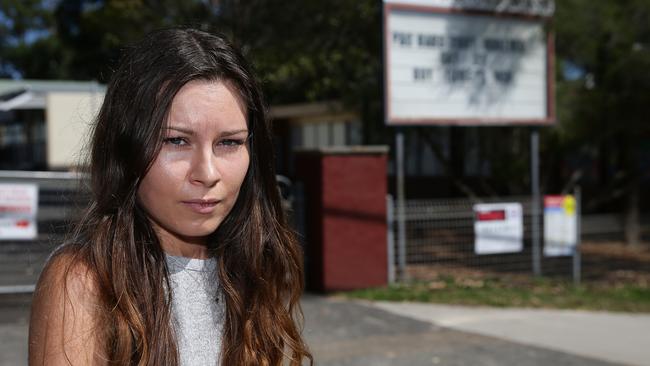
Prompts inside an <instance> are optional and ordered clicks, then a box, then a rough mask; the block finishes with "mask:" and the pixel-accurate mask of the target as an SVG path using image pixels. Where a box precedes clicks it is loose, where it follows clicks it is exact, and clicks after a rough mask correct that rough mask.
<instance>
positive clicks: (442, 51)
mask: <svg viewBox="0 0 650 366" xmlns="http://www.w3.org/2000/svg"><path fill="white" fill-rule="evenodd" d="M385 22H386V24H385V35H384V37H385V39H384V41H385V50H386V58H385V60H386V66H385V72H386V76H385V80H386V122H387V123H389V124H395V125H399V124H465V125H486V124H508V123H513V124H514V123H517V124H544V123H552V122H553V119H554V116H553V114H554V112H553V109H554V108H553V106H552V103H553V100H552V98H551V97H549V95H552V94H551V93H550V91H551V90H552V87H551V85H550V84H551V83H552V80H551V79H550V78H549V75H550V76H551V77H552V73H551V72H550V71H549V65H550V64H549V63H550V58H549V44H548V41H547V37H546V31H545V28H544V20H543V19H539V18H525V17H502V16H493V15H487V14H471V13H458V12H448V11H447V12H445V11H440V10H436V9H435V8H433V10H427V8H422V9H420V8H417V9H413V8H412V7H408V6H400V5H399V4H390V6H388V7H386V20H385Z"/></svg>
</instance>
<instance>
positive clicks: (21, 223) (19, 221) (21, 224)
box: [16, 220, 29, 227]
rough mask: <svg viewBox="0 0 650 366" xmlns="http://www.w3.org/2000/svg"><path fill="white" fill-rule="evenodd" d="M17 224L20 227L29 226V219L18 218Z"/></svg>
mask: <svg viewBox="0 0 650 366" xmlns="http://www.w3.org/2000/svg"><path fill="white" fill-rule="evenodd" d="M16 226H18V227H29V221H27V220H18V221H17V222H16Z"/></svg>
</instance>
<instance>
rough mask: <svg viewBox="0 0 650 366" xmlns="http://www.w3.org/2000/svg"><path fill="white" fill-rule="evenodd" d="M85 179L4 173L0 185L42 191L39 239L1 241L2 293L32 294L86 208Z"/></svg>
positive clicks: (70, 175) (54, 174) (53, 174)
mask: <svg viewBox="0 0 650 366" xmlns="http://www.w3.org/2000/svg"><path fill="white" fill-rule="evenodd" d="M81 181H82V180H81V176H80V175H79V174H75V173H66V172H22V171H2V172H0V183H11V184H35V185H36V186H37V187H38V211H37V217H36V219H37V227H38V228H37V232H38V235H37V237H36V238H35V239H27V240H25V239H4V238H0V293H20V292H31V291H33V289H34V284H35V283H36V280H37V278H38V275H39V273H40V271H41V269H42V267H43V264H44V263H45V260H46V259H47V257H48V256H49V254H50V253H51V252H52V250H53V249H54V248H55V247H56V246H57V245H59V244H61V243H62V242H63V239H64V237H65V233H66V232H67V231H68V230H69V223H70V221H71V220H73V219H74V218H76V215H77V214H78V213H79V212H80V208H81V207H83V205H84V202H85V200H84V198H83V196H82V194H81V193H80V192H81V191H80V189H79V185H80V183H81Z"/></svg>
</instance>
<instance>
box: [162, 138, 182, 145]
mask: <svg viewBox="0 0 650 366" xmlns="http://www.w3.org/2000/svg"><path fill="white" fill-rule="evenodd" d="M163 142H164V143H165V144H169V145H175V146H183V145H187V141H186V140H185V139H184V138H182V137H168V138H166V139H165V140H164V141H163Z"/></svg>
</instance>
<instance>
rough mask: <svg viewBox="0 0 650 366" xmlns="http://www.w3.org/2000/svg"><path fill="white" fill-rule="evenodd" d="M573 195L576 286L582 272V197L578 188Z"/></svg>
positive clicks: (574, 277)
mask: <svg viewBox="0 0 650 366" xmlns="http://www.w3.org/2000/svg"><path fill="white" fill-rule="evenodd" d="M574 195H575V200H576V245H575V246H574V247H573V284H574V285H576V286H577V285H579V284H580V275H581V271H582V268H581V266H582V263H581V257H580V240H581V239H582V237H581V236H582V224H581V221H582V209H581V206H582V196H581V192H580V186H576V187H575V189H574Z"/></svg>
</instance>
